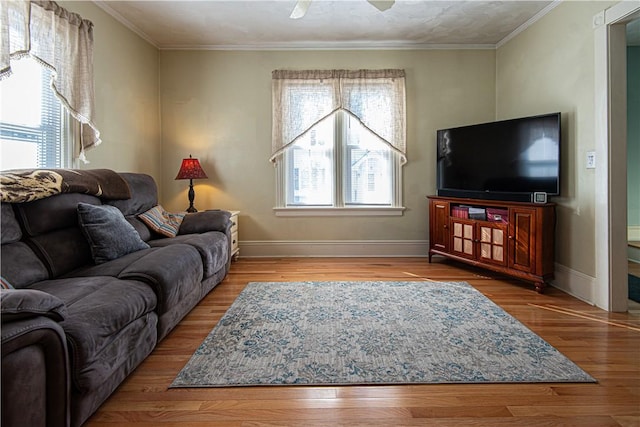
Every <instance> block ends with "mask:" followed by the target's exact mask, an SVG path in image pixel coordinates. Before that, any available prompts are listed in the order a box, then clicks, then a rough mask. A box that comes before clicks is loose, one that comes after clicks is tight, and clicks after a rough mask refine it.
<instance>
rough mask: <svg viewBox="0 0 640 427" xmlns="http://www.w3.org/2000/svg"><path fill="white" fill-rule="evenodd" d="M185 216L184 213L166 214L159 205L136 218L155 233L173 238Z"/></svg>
mask: <svg viewBox="0 0 640 427" xmlns="http://www.w3.org/2000/svg"><path fill="white" fill-rule="evenodd" d="M186 215H187V214H186V213H170V212H167V211H165V210H164V209H163V208H162V206H161V205H158V206H154V207H152V208H151V209H149V210H148V211H146V212H145V213H143V214H140V215H138V218H140V220H141V221H142V222H144V223H145V224H146V225H147V227H149V228H150V229H152V230H153V231H155V232H156V233H158V234H162V235H163V236H167V237H175V236H176V234H178V230H179V229H180V224H182V220H183V219H184V217H185V216H186Z"/></svg>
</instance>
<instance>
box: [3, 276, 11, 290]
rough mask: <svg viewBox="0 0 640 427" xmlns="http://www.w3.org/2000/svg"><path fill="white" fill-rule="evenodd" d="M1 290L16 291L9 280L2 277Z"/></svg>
mask: <svg viewBox="0 0 640 427" xmlns="http://www.w3.org/2000/svg"><path fill="white" fill-rule="evenodd" d="M0 289H14V288H13V285H12V284H11V283H9V281H8V280H7V279H5V278H4V277H2V276H0Z"/></svg>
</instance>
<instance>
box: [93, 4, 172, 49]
mask: <svg viewBox="0 0 640 427" xmlns="http://www.w3.org/2000/svg"><path fill="white" fill-rule="evenodd" d="M93 3H94V4H95V5H96V6H98V7H99V8H100V9H102V10H104V11H105V12H106V13H107V14H109V15H110V16H111V17H112V18H113V19H115V20H116V21H118V22H119V23H121V24H122V25H124V26H125V27H127V28H128V29H129V30H131V31H133V32H134V33H135V34H137V35H138V36H139V37H140V38H141V39H143V40H144V41H146V42H147V43H149V44H150V45H151V46H153V47H155V48H156V49H160V47H159V46H158V44H157V43H156V42H155V40H153V39H152V38H151V37H149V35H147V34H146V33H145V32H143V31H142V30H141V29H140V28H138V27H137V26H136V25H135V24H134V23H132V22H131V21H129V20H128V19H127V18H125V17H124V16H122V15H121V14H120V13H118V12H116V11H115V10H114V9H113V8H112V7H111V6H109V4H108V2H107V1H106V0H93Z"/></svg>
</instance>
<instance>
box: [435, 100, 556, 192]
mask: <svg viewBox="0 0 640 427" xmlns="http://www.w3.org/2000/svg"><path fill="white" fill-rule="evenodd" d="M560 147H561V131H560V113H551V114H545V115H539V116H532V117H522V118H517V119H511V120H502V121H496V122H490V123H482V124H476V125H471V126H462V127H455V128H449V129H440V130H438V131H437V189H438V195H439V196H444V197H463V198H472V199H485V200H506V201H515V202H532V201H535V202H538V203H540V202H541V201H542V200H543V199H544V201H546V196H555V195H559V194H560ZM534 194H535V197H534ZM543 195H544V197H542V196H543ZM543 203H544V202H543Z"/></svg>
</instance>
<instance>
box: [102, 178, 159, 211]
mask: <svg viewBox="0 0 640 427" xmlns="http://www.w3.org/2000/svg"><path fill="white" fill-rule="evenodd" d="M120 176H121V177H122V178H124V180H125V181H126V182H127V184H129V190H130V191H131V198H130V199H126V200H105V201H104V204H105V205H111V206H115V207H117V208H118V209H120V211H121V212H122V214H123V215H124V216H125V217H130V216H136V215H138V214H141V213H143V212H146V211H148V210H149V209H151V208H152V207H154V206H156V205H157V204H158V187H157V186H156V182H155V181H154V180H153V178H152V177H151V176H149V175H145V174H142V173H121V174H120Z"/></svg>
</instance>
